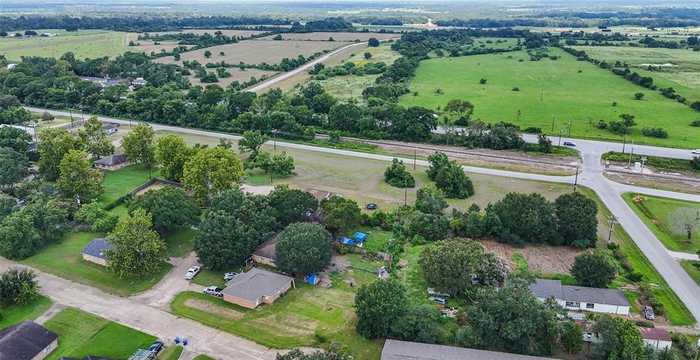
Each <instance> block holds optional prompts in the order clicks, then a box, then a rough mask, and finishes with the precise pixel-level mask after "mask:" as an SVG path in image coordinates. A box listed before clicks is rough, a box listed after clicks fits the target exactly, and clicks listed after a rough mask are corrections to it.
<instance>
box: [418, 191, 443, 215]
mask: <svg viewBox="0 0 700 360" xmlns="http://www.w3.org/2000/svg"><path fill="white" fill-rule="evenodd" d="M447 206H448V204H447V201H446V200H445V194H443V193H442V191H441V190H439V189H437V188H435V187H431V186H428V187H422V188H420V189H418V192H417V193H416V203H415V207H416V210H418V211H420V212H423V213H426V214H435V215H440V214H442V211H443V210H445V209H446V208H447Z"/></svg>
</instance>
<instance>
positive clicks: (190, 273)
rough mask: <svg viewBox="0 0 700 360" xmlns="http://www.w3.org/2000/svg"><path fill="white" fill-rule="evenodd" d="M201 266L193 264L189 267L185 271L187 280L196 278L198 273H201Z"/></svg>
mask: <svg viewBox="0 0 700 360" xmlns="http://www.w3.org/2000/svg"><path fill="white" fill-rule="evenodd" d="M200 270H201V268H200V267H199V266H193V267H191V268H189V269H187V272H186V273H185V280H192V279H194V277H195V276H197V274H199V271H200Z"/></svg>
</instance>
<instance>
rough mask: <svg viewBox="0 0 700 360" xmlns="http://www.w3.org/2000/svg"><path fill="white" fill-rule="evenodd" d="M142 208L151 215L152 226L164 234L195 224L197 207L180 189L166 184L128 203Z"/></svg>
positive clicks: (131, 209)
mask: <svg viewBox="0 0 700 360" xmlns="http://www.w3.org/2000/svg"><path fill="white" fill-rule="evenodd" d="M135 209H143V210H145V211H146V212H148V213H149V214H151V216H152V217H153V227H154V228H155V229H156V231H158V233H159V234H161V235H164V234H167V233H170V232H173V231H175V230H178V229H182V228H186V227H188V226H191V225H195V224H197V220H198V218H199V207H198V206H197V204H196V203H195V202H194V201H193V200H192V199H191V198H190V197H189V196H187V193H185V192H184V191H183V190H182V189H179V188H176V187H172V186H166V187H163V188H160V189H157V190H151V191H148V192H146V193H145V194H143V195H142V196H140V197H138V198H137V199H136V200H135V201H134V202H133V203H131V204H130V205H129V210H130V211H134V210H135Z"/></svg>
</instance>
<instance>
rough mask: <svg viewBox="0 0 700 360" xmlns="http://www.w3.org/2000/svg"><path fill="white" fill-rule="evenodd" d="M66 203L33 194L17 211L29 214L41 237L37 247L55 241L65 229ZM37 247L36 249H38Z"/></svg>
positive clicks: (66, 217)
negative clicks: (28, 201)
mask: <svg viewBox="0 0 700 360" xmlns="http://www.w3.org/2000/svg"><path fill="white" fill-rule="evenodd" d="M66 207H67V204H64V203H63V202H61V201H60V200H59V199H56V198H53V197H50V196H48V195H35V196H34V198H33V199H32V200H31V202H30V203H29V204H27V205H25V206H24V207H23V208H22V209H21V210H20V211H19V212H18V213H19V214H26V215H27V216H29V219H30V220H31V222H32V224H33V226H34V229H36V230H37V231H38V233H39V236H40V238H41V242H40V243H39V247H41V246H43V245H44V244H48V243H50V242H54V241H57V240H58V239H60V238H61V237H62V236H63V233H64V232H65V231H66V230H67V226H66V224H67V222H68V215H69V214H68V211H67V209H66ZM39 247H37V248H36V249H37V250H38V249H39Z"/></svg>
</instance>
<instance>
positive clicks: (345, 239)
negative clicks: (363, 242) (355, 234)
mask: <svg viewBox="0 0 700 360" xmlns="http://www.w3.org/2000/svg"><path fill="white" fill-rule="evenodd" d="M338 242H340V243H341V244H343V245H351V246H354V245H356V244H357V242H356V241H355V240H353V239H351V238H349V237H345V236H341V237H340V238H338Z"/></svg>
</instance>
